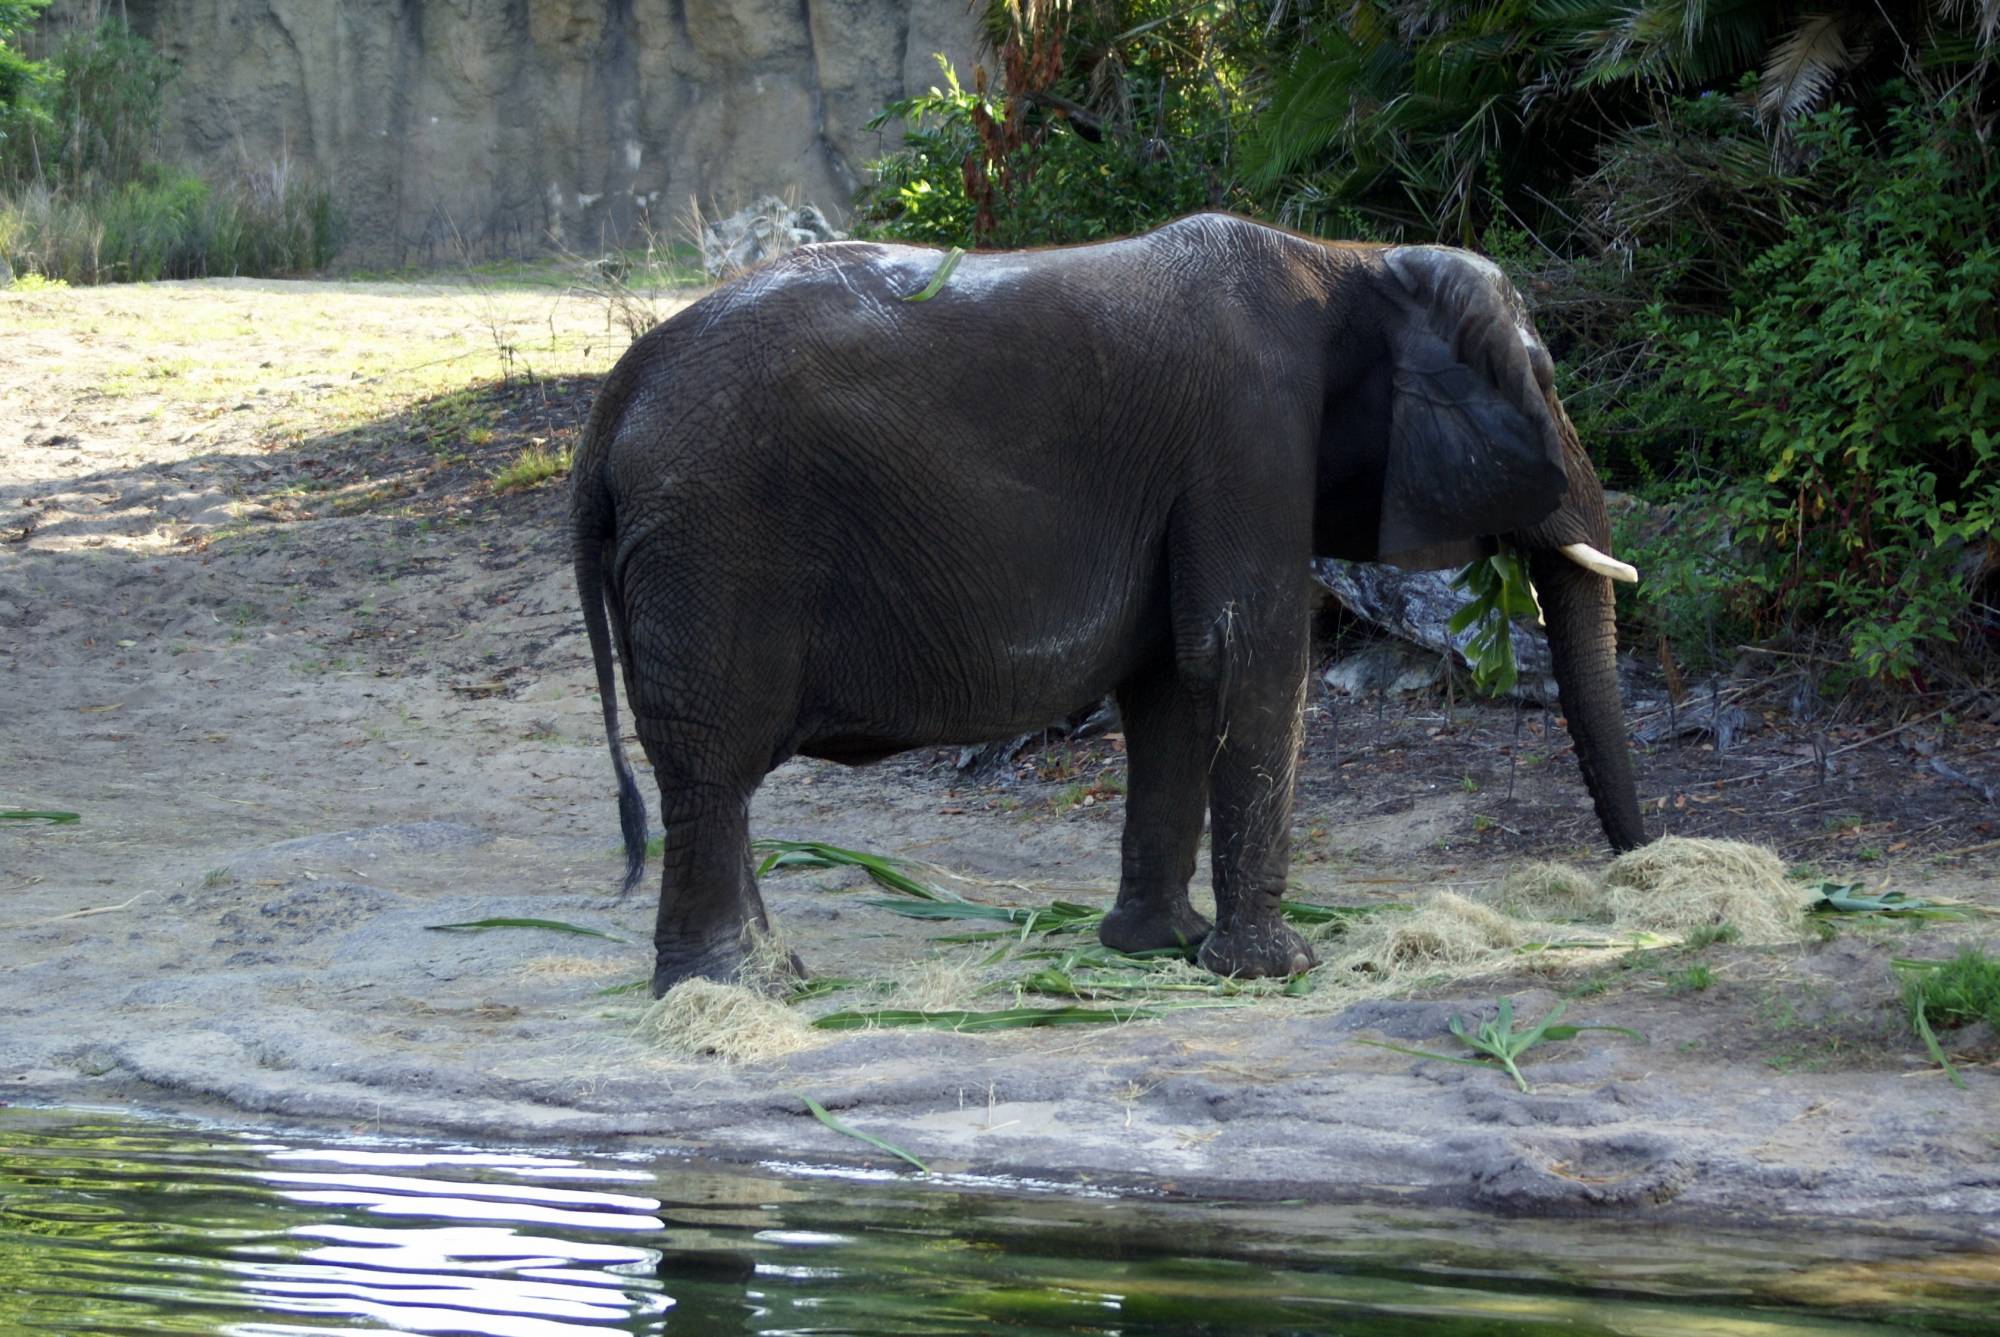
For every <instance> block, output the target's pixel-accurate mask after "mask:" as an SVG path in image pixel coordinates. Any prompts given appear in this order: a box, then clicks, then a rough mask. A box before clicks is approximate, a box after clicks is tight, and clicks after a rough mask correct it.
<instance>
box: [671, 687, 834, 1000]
mask: <svg viewBox="0 0 2000 1337" xmlns="http://www.w3.org/2000/svg"><path fill="white" fill-rule="evenodd" d="M637 723H638V734H639V741H640V742H641V743H642V744H643V745H644V746H645V749H646V755H647V757H648V758H649V759H650V760H651V761H652V763H653V771H654V774H655V775H656V776H658V777H659V781H660V820H661V823H662V825H663V826H664V827H665V836H664V839H663V842H662V844H663V850H662V857H661V871H660V910H659V918H658V920H657V921H656V922H655V925H654V929H653V954H654V955H653V961H654V964H653V995H654V997H659V996H660V995H662V994H664V993H665V992H666V991H667V990H668V989H671V988H672V987H673V986H674V985H676V984H679V983H680V982H681V981H683V980H688V979H695V978H703V979H712V980H721V981H724V982H726V983H735V982H737V981H739V980H742V979H743V978H744V976H745V975H746V973H747V972H746V970H745V967H746V966H748V965H749V963H750V958H751V954H752V951H753V949H754V948H755V945H756V944H755V940H754V937H753V935H755V934H758V933H761V932H764V931H766V930H767V929H768V928H769V921H768V920H767V919H766V917H765V914H764V901H763V898H762V897H760V896H759V895H758V894H757V883H756V879H755V878H754V877H753V875H752V869H751V862H750V839H749V837H750V830H749V821H750V795H751V793H752V791H753V790H754V789H755V781H754V780H745V779H743V778H741V777H731V778H727V779H718V778H715V777H712V776H707V775H701V774H698V773H691V772H690V768H689V767H688V766H687V758H689V757H690V756H698V755H700V751H699V750H698V748H697V747H696V746H695V742H696V740H694V739H691V738H690V737H688V731H687V730H686V729H685V728H675V727H673V726H671V725H669V724H667V723H665V722H662V721H658V720H652V719H648V718H646V717H645V716H640V717H639V719H638V722H637ZM794 964H795V965H796V962H795V963H794Z"/></svg>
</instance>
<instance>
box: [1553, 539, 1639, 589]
mask: <svg viewBox="0 0 2000 1337" xmlns="http://www.w3.org/2000/svg"><path fill="white" fill-rule="evenodd" d="M1562 555H1563V556H1565V557H1567V558H1569V559H1570V560H1571V561H1572V562H1575V563H1576V564H1577V565H1578V566H1580V567H1582V568H1583V569H1584V570H1586V571H1595V572H1596V573H1597V574H1598V575H1600V576H1609V577H1611V578H1612V579H1613V580H1622V581H1624V582H1625V583H1626V584H1627V585H1636V584H1638V583H1639V571H1638V568H1637V567H1632V566H1627V565H1626V564H1625V563H1623V562H1621V561H1619V560H1618V559H1617V558H1616V557H1606V556H1605V555H1604V554H1603V553H1601V552H1599V551H1598V550H1597V549H1595V548H1593V547H1591V546H1590V545H1589V544H1588V543H1566V544H1564V545H1563V547H1562Z"/></svg>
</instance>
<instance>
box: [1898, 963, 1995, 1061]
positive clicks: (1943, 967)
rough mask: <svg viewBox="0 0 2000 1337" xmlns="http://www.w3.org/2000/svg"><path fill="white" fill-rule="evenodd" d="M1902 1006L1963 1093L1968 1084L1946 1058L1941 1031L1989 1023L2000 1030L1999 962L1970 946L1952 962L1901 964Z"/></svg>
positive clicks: (1911, 1025) (1918, 1034)
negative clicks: (1951, 1027) (1940, 1035)
mask: <svg viewBox="0 0 2000 1337" xmlns="http://www.w3.org/2000/svg"><path fill="white" fill-rule="evenodd" d="M1895 965H1896V969H1897V972H1898V973H1899V974H1900V976H1901V979H1902V992H1903V1006H1904V1007H1905V1008H1906V1009H1907V1010H1908V1013H1909V1017H1910V1028H1911V1029H1912V1030H1914V1031H1915V1032H1916V1033H1917V1037H1918V1038H1919V1039H1921V1040H1922V1041H1923V1042H1924V1048H1925V1049H1926V1050H1928V1051H1929V1052H1930V1056H1931V1059H1932V1060H1933V1061H1934V1062H1935V1063H1936V1064H1937V1065H1938V1066H1939V1067H1941V1068H1943V1069H1944V1070H1945V1072H1946V1073H1948V1074H1950V1076H1951V1081H1952V1085H1954V1086H1956V1087H1959V1088H1961V1089H1963V1088H1964V1086H1965V1079H1964V1078H1963V1077H1960V1076H1959V1075H1958V1069H1956V1068H1954V1067H1953V1066H1952V1065H1951V1061H1950V1060H1949V1059H1947V1058H1946V1057H1945V1053H1944V1046H1943V1045H1941V1044H1939V1043H1938V1038H1937V1030H1938V1028H1939V1027H1950V1026H1966V1025H1970V1024H1972V1023H1974V1022H1980V1021H1983V1022H1985V1023H1986V1024H1987V1025H1988V1026H1990V1027H1993V1028H1994V1029H1995V1030H2000V960H1995V959H1994V958H1992V957H1990V956H1988V955H1987V954H1986V953H1985V952H1983V951H1981V950H1980V949H1979V948H1977V947H1966V948H1964V949H1963V950H1961V951H1960V952H1959V954H1958V955H1957V956H1955V957H1952V958H1951V959H1950V960H1947V961H1897V962H1896V963H1895Z"/></svg>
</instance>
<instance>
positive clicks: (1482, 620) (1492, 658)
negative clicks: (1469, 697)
mask: <svg viewBox="0 0 2000 1337" xmlns="http://www.w3.org/2000/svg"><path fill="white" fill-rule="evenodd" d="M1451 587H1452V588H1453V589H1455V590H1464V591H1465V592H1466V595H1467V599H1466V602H1465V604H1464V606H1463V607H1461V608H1460V609H1459V610H1458V611H1457V612H1456V613H1454V614H1452V616H1451V620H1450V621H1449V622H1447V623H1446V624H1445V630H1447V631H1449V632H1450V633H1451V634H1452V635H1453V636H1456V635H1458V634H1459V633H1460V632H1462V631H1464V630H1465V629H1466V628H1468V627H1470V628H1472V629H1473V631H1472V636H1471V638H1470V639H1469V640H1468V641H1467V642H1466V645H1465V660H1466V663H1468V664H1470V665H1471V666H1472V685H1473V686H1474V687H1476V688H1478V689H1479V690H1480V691H1482V692H1485V693H1486V694H1488V695H1489V696H1499V695H1501V694H1502V693H1504V692H1508V691H1511V690H1513V687H1514V683H1515V682H1516V680H1517V679H1518V677H1519V672H1518V670H1517V668H1516V666H1515V663H1514V619H1515V618H1517V617H1527V618H1538V617H1540V616H1541V608H1540V606H1539V605H1537V604H1536V603H1535V594H1534V589H1533V587H1532V586H1531V585H1529V583H1528V567H1527V563H1526V562H1524V561H1522V559H1521V554H1520V553H1518V552H1515V551H1514V550H1513V549H1511V548H1502V549H1501V550H1500V551H1499V552H1497V553H1495V554H1494V555H1493V556H1491V557H1485V558H1481V559H1480V560H1479V561H1476V562H1474V563H1472V565H1470V566H1468V567H1466V568H1465V569H1464V570H1462V571H1460V572H1459V573H1458V574H1457V575H1456V576H1453V577H1452V580H1451Z"/></svg>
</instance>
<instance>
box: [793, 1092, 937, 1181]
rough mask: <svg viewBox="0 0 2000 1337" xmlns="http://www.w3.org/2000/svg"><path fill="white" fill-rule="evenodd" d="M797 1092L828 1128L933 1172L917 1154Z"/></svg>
mask: <svg viewBox="0 0 2000 1337" xmlns="http://www.w3.org/2000/svg"><path fill="white" fill-rule="evenodd" d="M796 1094H797V1095H798V1097H799V1099H800V1100H803V1101H805V1102H806V1108H807V1109H809V1110H811V1111H812V1116H813V1118H815V1119H818V1120H819V1121H820V1122H821V1123H823V1124H825V1125H826V1126H827V1127H828V1128H831V1129H832V1130H833V1131H834V1132H836V1133H839V1134H840V1135H841V1136H842V1137H851V1138H853V1139H854V1140H855V1141H857V1142H866V1143H867V1144H868V1145H869V1146H871V1147H874V1148H875V1149H876V1150H877V1151H886V1152H888V1153H889V1154H890V1155H891V1156H896V1157H900V1158H901V1159H903V1160H906V1161H908V1162H909V1163H910V1164H912V1165H914V1166H916V1167H917V1169H918V1170H920V1171H922V1172H923V1173H924V1174H929V1173H930V1172H931V1167H930V1166H928V1165H925V1164H924V1163H923V1162H922V1161H920V1160H918V1159H917V1158H916V1157H915V1156H912V1155H911V1154H910V1153H909V1152H907V1151H904V1150H903V1149H902V1148H901V1147H899V1146H897V1145H896V1144H895V1143H893V1142H884V1141H883V1140H882V1139H881V1138H879V1137H876V1136H875V1135H874V1134H873V1133H864V1132H862V1131H861V1130H860V1129H859V1128H850V1127H848V1126H847V1125H846V1124H844V1123H842V1122H841V1121H840V1120H838V1119H836V1118H834V1117H833V1116H832V1115H831V1114H828V1113H827V1112H826V1107H825V1106H824V1105H822V1104H820V1103H819V1102H818V1101H817V1100H814V1099H813V1098H812V1097H811V1096H809V1095H806V1094H804V1093H803V1092H799V1093H796Z"/></svg>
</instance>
